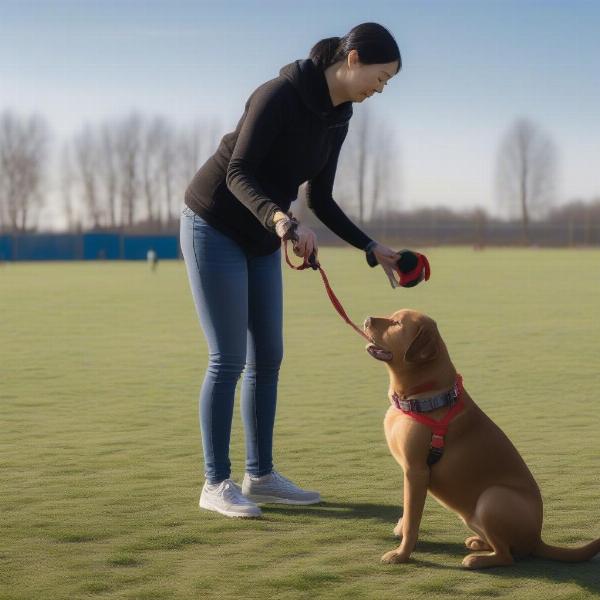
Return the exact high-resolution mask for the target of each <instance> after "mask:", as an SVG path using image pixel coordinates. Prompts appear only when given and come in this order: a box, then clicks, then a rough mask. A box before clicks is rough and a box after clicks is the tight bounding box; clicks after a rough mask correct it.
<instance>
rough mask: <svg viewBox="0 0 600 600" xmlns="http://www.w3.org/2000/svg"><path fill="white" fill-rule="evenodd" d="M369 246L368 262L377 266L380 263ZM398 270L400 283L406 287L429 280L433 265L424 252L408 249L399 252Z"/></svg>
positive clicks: (367, 251)
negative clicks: (430, 264) (431, 265)
mask: <svg viewBox="0 0 600 600" xmlns="http://www.w3.org/2000/svg"><path fill="white" fill-rule="evenodd" d="M374 245H375V244H373V246H374ZM369 246H370V244H369ZM369 246H367V250H366V253H367V263H368V264H369V266H370V267H376V266H377V265H378V264H379V263H378V261H377V258H376V257H375V253H374V252H373V250H372V249H369ZM396 271H397V272H398V275H399V278H400V285H401V286H402V287H405V288H408V287H414V286H415V285H417V284H419V283H421V281H423V280H425V281H427V280H428V279H429V277H430V275H431V267H430V266H429V261H428V260H427V257H426V256H425V255H424V254H419V252H413V251H412V250H406V249H404V250H400V251H399V252H398V260H397V261H396Z"/></svg>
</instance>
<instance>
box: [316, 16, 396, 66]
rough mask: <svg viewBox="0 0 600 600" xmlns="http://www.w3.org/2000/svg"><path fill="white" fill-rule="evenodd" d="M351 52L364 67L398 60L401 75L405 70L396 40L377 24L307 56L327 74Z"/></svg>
mask: <svg viewBox="0 0 600 600" xmlns="http://www.w3.org/2000/svg"><path fill="white" fill-rule="evenodd" d="M352 50H356V51H357V52H358V57H359V60H360V62H361V63H362V64H363V65H373V64H384V63H390V62H394V61H396V60H397V61H398V71H399V70H400V69H401V68H402V58H401V57H400V50H399V48H398V44H396V40H395V39H394V37H393V36H392V34H391V33H390V32H389V31H388V30H387V29H386V28H385V27H383V26H382V25H379V24H378V23H361V24H360V25H357V26H356V27H353V28H352V29H351V30H350V31H349V32H348V33H347V34H346V35H345V36H344V37H342V38H339V37H330V38H325V39H323V40H321V41H320V42H317V43H316V44H315V45H314V46H313V47H312V48H311V51H310V53H309V55H308V56H309V58H310V59H311V60H312V61H313V63H315V65H316V66H317V67H319V68H321V69H323V70H325V69H326V68H327V67H329V66H331V65H332V64H334V63H336V62H338V61H340V60H343V59H345V58H346V57H347V56H348V54H350V52H351V51H352Z"/></svg>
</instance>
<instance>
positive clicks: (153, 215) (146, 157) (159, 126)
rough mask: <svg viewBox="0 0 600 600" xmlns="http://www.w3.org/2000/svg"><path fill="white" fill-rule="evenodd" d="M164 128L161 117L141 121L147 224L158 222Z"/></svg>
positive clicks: (142, 167)
mask: <svg viewBox="0 0 600 600" xmlns="http://www.w3.org/2000/svg"><path fill="white" fill-rule="evenodd" d="M166 129H167V125H166V121H165V120H164V119H163V118H161V117H156V118H154V119H152V120H144V121H143V122H142V136H141V181H142V187H143V193H144V199H145V204H146V216H147V220H148V223H149V224H155V223H159V222H160V206H159V194H160V192H161V189H160V188H161V186H160V179H161V175H162V169H161V162H162V157H163V144H164V141H165V132H166Z"/></svg>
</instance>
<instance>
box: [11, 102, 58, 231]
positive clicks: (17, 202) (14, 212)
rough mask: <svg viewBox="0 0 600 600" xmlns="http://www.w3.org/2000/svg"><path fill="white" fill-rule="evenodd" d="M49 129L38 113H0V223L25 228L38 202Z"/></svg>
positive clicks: (40, 203)
mask: <svg viewBox="0 0 600 600" xmlns="http://www.w3.org/2000/svg"><path fill="white" fill-rule="evenodd" d="M48 141H49V131H48V126H47V125H46V122H45V121H44V120H43V119H42V118H41V117H38V116H31V117H27V118H25V117H19V116H17V115H16V114H14V113H12V112H11V111H5V112H3V113H2V114H1V115H0V223H3V224H4V225H5V226H6V227H9V228H11V229H12V230H13V231H25V230H26V229H27V227H28V226H29V224H30V220H31V217H30V215H31V213H32V212H34V211H36V209H37V212H39V208H40V207H41V205H42V201H43V195H42V187H43V183H44V175H45V172H44V169H45V162H46V158H47V156H46V150H47V146H48Z"/></svg>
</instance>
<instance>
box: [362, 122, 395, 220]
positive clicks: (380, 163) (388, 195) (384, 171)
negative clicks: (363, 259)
mask: <svg viewBox="0 0 600 600" xmlns="http://www.w3.org/2000/svg"><path fill="white" fill-rule="evenodd" d="M374 131H375V135H374V136H373V139H372V143H371V152H370V156H371V160H372V162H371V202H370V212H369V218H370V219H371V220H373V219H376V218H377V217H378V216H381V217H383V223H384V224H385V223H387V216H388V213H389V212H391V211H394V210H395V211H397V210H399V208H400V202H399V198H400V192H399V184H400V182H399V174H398V167H399V164H398V163H399V158H398V151H397V148H396V143H395V140H394V134H393V130H392V129H390V128H389V126H388V124H387V123H385V122H384V121H376V122H375V128H374ZM392 199H393V200H392Z"/></svg>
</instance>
